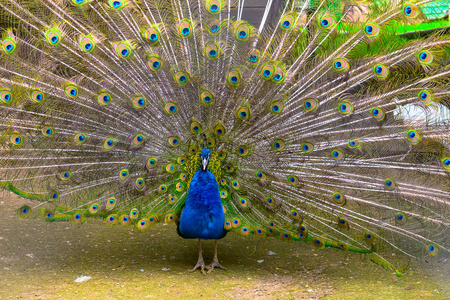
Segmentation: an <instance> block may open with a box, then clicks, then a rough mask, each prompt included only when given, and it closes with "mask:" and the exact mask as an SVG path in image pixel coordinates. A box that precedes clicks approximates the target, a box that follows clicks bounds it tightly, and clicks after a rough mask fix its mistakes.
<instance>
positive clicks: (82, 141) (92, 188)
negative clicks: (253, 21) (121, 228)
mask: <svg viewBox="0 0 450 300" xmlns="http://www.w3.org/2000/svg"><path fill="white" fill-rule="evenodd" d="M429 2H431V1H428V0H425V1H414V2H410V3H403V4H401V3H400V2H399V1H376V2H373V3H372V2H369V1H366V2H365V1H357V0H354V1H347V2H345V3H342V5H341V7H340V8H341V9H342V10H341V11H340V12H339V13H336V11H335V7H334V6H333V5H329V4H330V3H329V1H314V5H315V6H314V9H311V7H310V3H309V2H308V1H305V2H303V3H302V4H301V5H300V7H297V6H296V2H295V1H286V3H285V5H284V6H283V8H282V9H281V11H280V13H281V17H280V20H279V22H276V23H275V26H274V27H273V26H271V25H270V24H266V19H267V13H268V12H269V9H270V5H269V6H268V7H267V8H266V13H265V14H264V17H263V18H262V20H261V25H260V26H259V27H258V28H256V27H253V26H251V25H250V24H249V23H247V22H246V21H244V20H241V16H242V6H239V5H238V3H234V2H231V1H220V0H208V1H204V0H201V1H200V0H198V1H193V0H191V1H158V0H155V1H150V0H141V1H131V0H108V1H107V0H103V1H97V0H71V1H69V0H58V1H54V0H48V1H47V0H41V1H37V0H36V1H5V0H0V7H1V12H0V18H1V21H0V23H1V24H3V28H2V40H1V45H2V49H1V51H0V52H1V53H0V96H1V107H0V120H1V122H0V126H1V135H0V139H1V141H2V146H1V173H0V174H1V177H0V186H1V187H2V188H4V189H7V190H10V191H12V192H14V193H16V194H18V195H20V196H22V197H24V198H27V199H32V200H35V201H36V203H37V204H36V208H40V211H41V214H42V217H43V218H44V219H45V220H46V221H49V222H53V221H71V222H73V223H75V224H80V223H83V222H84V221H85V220H86V219H88V218H103V219H104V220H105V223H106V224H108V225H116V224H121V225H131V226H136V227H137V228H138V229H140V230H145V229H146V228H148V227H149V226H151V225H154V224H156V223H158V222H167V223H170V222H177V223H179V221H180V219H181V216H182V210H183V207H184V204H185V200H186V198H187V197H188V191H189V187H190V182H191V180H192V178H193V177H194V176H195V174H196V172H197V171H199V170H200V169H201V168H202V158H201V157H200V151H201V150H202V148H209V149H211V153H210V159H209V164H208V169H209V170H210V171H211V174H213V176H214V178H215V180H216V181H217V184H218V186H219V194H220V199H221V202H222V206H223V211H224V213H225V222H224V229H225V230H226V231H232V232H236V233H239V234H241V235H245V236H246V235H255V236H257V237H261V238H263V237H276V238H280V239H283V240H286V241H295V242H299V243H300V242H305V243H308V244H313V245H314V246H316V247H318V248H329V247H331V248H337V249H340V250H342V251H349V252H359V253H366V255H367V256H368V257H369V258H370V260H372V261H373V262H375V263H377V264H379V265H382V266H383V267H385V268H388V269H391V270H394V271H395V272H396V273H397V275H399V276H401V269H402V268H403V267H404V265H403V266H399V267H394V266H392V265H391V264H390V263H389V261H388V257H389V256H391V255H392V254H398V255H397V256H400V257H403V258H405V264H406V261H407V259H410V258H414V259H423V260H427V261H432V260H434V259H435V257H436V256H442V255H444V256H446V255H448V251H449V247H450V246H449V236H450V235H449V223H450V222H449V204H450V200H449V199H450V146H449V145H450V144H449V142H450V128H449V127H450V125H449V124H448V121H438V120H436V119H435V118H425V116H426V115H433V113H436V112H439V111H440V110H441V108H442V107H444V106H449V80H448V78H449V74H450V69H449V66H448V59H449V56H450V54H449V53H450V48H449V43H450V38H449V36H448V35H445V34H432V35H429V36H427V37H422V38H419V39H416V40H407V39H402V38H400V37H399V36H397V35H396V33H395V31H396V28H401V27H402V26H405V25H407V24H410V23H413V22H418V21H419V22H420V21H421V20H422V18H424V16H423V14H422V11H421V6H422V5H426V4H427V3H429ZM269 3H271V2H269ZM358 7H363V8H365V9H361V10H359V11H362V12H363V14H364V16H363V20H364V21H363V22H360V23H355V19H357V18H355V12H356V11H358V10H357V9H356V8H358ZM272 9H274V8H272ZM234 10H237V17H235V18H234V17H231V12H233V11H234ZM360 19H361V18H360ZM411 108H415V109H416V110H417V109H419V110H421V111H423V113H420V114H416V115H411V114H407V113H405V111H408V110H410V109H411ZM205 192H208V191H205ZM31 212H32V208H31V207H29V206H26V205H25V206H22V207H21V208H20V209H19V210H18V215H19V217H21V218H27V217H29V216H30V214H31ZM191 222H192V223H193V224H195V222H196V220H195V219H192V220H191ZM221 230H222V229H221ZM200 255H201V250H200Z"/></svg>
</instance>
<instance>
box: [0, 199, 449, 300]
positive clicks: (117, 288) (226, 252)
mask: <svg viewBox="0 0 450 300" xmlns="http://www.w3.org/2000/svg"><path fill="white" fill-rule="evenodd" d="M0 199H1V200H0V299H70V298H74V297H75V298H77V299H125V298H130V297H131V298H135V297H139V298H140V299H147V298H148V299H212V298H214V299H230V298H231V299H450V282H449V279H450V264H449V263H448V261H446V260H445V259H442V260H441V261H440V263H439V264H437V265H436V264H435V265H433V266H430V265H427V264H425V263H414V264H411V265H410V267H411V269H410V271H408V272H407V274H406V276H405V277H403V278H398V277H396V276H395V275H393V273H392V272H391V271H388V270H385V269H383V268H381V267H380V266H378V265H376V264H374V263H371V262H370V261H369V260H368V259H366V258H365V257H364V255H361V254H355V253H346V252H343V251H339V250H335V249H325V250H319V249H316V248H314V247H313V246H312V245H309V244H303V243H295V242H291V243H286V242H282V241H279V240H277V239H271V238H265V239H258V238H255V237H247V238H244V237H241V236H239V235H236V234H229V235H228V236H227V237H226V238H225V239H224V240H221V241H220V243H219V259H220V261H221V263H222V265H224V266H225V267H227V268H228V270H227V271H223V270H216V271H214V272H213V273H211V274H208V275H207V276H204V275H202V274H200V273H199V272H195V273H189V272H188V269H190V268H192V267H193V266H194V264H195V263H196V261H197V249H196V245H197V243H196V241H194V240H184V239H182V238H180V237H179V236H178V235H177V234H176V228H175V226H174V225H167V226H164V225H162V224H159V225H156V226H154V227H151V228H149V229H148V230H147V231H145V232H138V231H137V230H135V229H133V228H132V227H122V226H115V227H108V226H105V225H104V224H103V222H102V221H100V220H88V222H87V223H85V224H83V225H81V226H75V225H72V224H70V223H50V224H49V223H46V222H44V221H42V220H41V219H40V218H36V217H35V218H30V219H27V220H20V219H18V218H17V217H16V214H15V210H16V209H17V208H18V207H19V206H21V205H22V204H24V203H26V200H23V199H20V198H18V197H17V196H15V195H11V194H8V193H4V194H3V196H2V197H1V198H0ZM212 251H213V242H212V241H208V242H205V243H204V257H205V261H206V263H207V264H208V263H209V262H210V260H211V258H212ZM269 251H271V252H273V253H276V254H274V255H269ZM80 276H90V277H91V279H90V280H87V281H84V282H81V283H77V282H75V279H77V278H78V277H80Z"/></svg>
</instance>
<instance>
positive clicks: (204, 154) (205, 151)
mask: <svg viewBox="0 0 450 300" xmlns="http://www.w3.org/2000/svg"><path fill="white" fill-rule="evenodd" d="M200 157H201V159H202V170H203V171H206V170H207V169H208V163H209V159H210V158H211V150H209V149H208V148H203V149H202V152H201V153H200Z"/></svg>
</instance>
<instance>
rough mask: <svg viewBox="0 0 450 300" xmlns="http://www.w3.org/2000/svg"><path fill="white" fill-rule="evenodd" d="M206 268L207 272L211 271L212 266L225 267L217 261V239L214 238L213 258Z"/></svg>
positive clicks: (223, 268)
mask: <svg viewBox="0 0 450 300" xmlns="http://www.w3.org/2000/svg"><path fill="white" fill-rule="evenodd" d="M206 268H207V269H208V273H211V272H212V271H213V270H214V268H219V269H222V270H226V268H225V267H224V266H222V265H221V264H220V263H219V259H218V258H217V240H214V259H213V261H212V263H211V264H210V265H209V266H207V267H206Z"/></svg>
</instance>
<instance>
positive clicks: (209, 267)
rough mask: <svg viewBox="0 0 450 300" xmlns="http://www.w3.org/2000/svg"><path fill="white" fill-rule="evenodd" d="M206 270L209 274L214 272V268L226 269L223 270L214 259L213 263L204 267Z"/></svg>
mask: <svg viewBox="0 0 450 300" xmlns="http://www.w3.org/2000/svg"><path fill="white" fill-rule="evenodd" d="M206 268H207V269H208V274H209V273H211V272H212V271H213V270H214V268H219V269H222V270H226V269H227V268H225V267H224V266H222V265H221V264H220V263H219V260H218V259H214V260H213V262H212V263H211V264H210V265H208V266H206Z"/></svg>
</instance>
